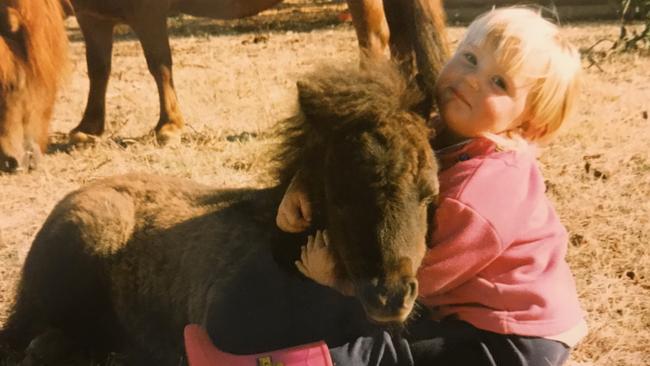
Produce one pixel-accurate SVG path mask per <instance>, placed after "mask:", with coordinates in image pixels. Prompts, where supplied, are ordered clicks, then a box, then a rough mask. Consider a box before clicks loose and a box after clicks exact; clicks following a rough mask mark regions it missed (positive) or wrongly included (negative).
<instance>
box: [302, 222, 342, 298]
mask: <svg viewBox="0 0 650 366" xmlns="http://www.w3.org/2000/svg"><path fill="white" fill-rule="evenodd" d="M300 249H301V253H300V260H299V261H296V262H295V263H296V267H298V270H299V271H300V272H301V273H302V274H304V275H305V276H306V277H308V278H311V279H312V280H314V281H315V282H317V283H319V284H321V285H323V286H328V287H335V285H336V276H335V275H334V258H333V257H332V253H331V252H330V249H329V247H328V240H327V232H325V231H323V232H321V231H316V235H315V236H311V235H309V238H308V239H307V244H306V245H303V246H302V247H301V248H300Z"/></svg>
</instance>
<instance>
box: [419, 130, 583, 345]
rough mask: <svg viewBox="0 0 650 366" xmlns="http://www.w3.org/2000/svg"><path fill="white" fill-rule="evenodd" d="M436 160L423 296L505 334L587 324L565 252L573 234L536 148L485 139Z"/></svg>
mask: <svg viewBox="0 0 650 366" xmlns="http://www.w3.org/2000/svg"><path fill="white" fill-rule="evenodd" d="M439 158H440V161H441V165H442V168H443V170H442V171H441V173H440V204H439V207H438V210H437V211H436V215H435V225H436V231H435V234H434V237H433V247H432V249H430V250H429V251H428V253H427V254H426V256H425V258H424V261H423V263H422V266H421V267H420V270H419V273H418V280H419V281H420V296H421V299H420V300H421V302H422V303H424V304H425V305H427V306H429V307H431V308H433V310H435V312H436V313H437V315H438V316H439V317H444V316H448V315H453V316H456V317H458V318H459V319H461V320H464V321H467V322H469V323H471V324H473V325H474V326H475V327H477V328H480V329H484V330H488V331H491V332H496V333H502V334H517V335H523V336H537V337H547V336H553V335H557V334H560V333H563V332H565V331H567V330H570V329H572V328H575V327H576V326H577V325H578V324H584V320H583V312H582V310H581V308H580V304H579V302H578V297H577V294H576V289H575V284H574V279H573V275H572V274H571V271H570V269H569V266H568V265H567V263H566V261H565V259H564V257H565V255H566V251H567V232H566V229H565V228H564V226H563V225H562V224H561V223H560V220H559V219H558V216H557V214H556V213H555V210H554V209H553V207H552V205H551V203H550V202H549V200H548V198H547V197H546V195H545V194H544V191H545V186H544V179H543V178H542V175H541V172H540V170H539V168H538V166H537V161H536V156H535V149H534V148H532V147H528V148H524V149H522V150H518V151H496V149H495V145H494V143H492V142H491V141H490V140H487V139H484V138H479V139H474V140H473V141H471V142H470V143H468V144H467V145H465V146H464V147H462V148H460V149H459V150H457V151H455V152H452V153H447V154H441V155H440V156H439Z"/></svg>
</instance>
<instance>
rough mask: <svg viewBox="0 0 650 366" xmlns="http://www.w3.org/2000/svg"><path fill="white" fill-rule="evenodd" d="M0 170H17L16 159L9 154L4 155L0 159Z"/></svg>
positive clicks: (11, 171)
mask: <svg viewBox="0 0 650 366" xmlns="http://www.w3.org/2000/svg"><path fill="white" fill-rule="evenodd" d="M0 170H2V171H5V172H10V173H13V172H15V171H16V170H18V160H16V159H15V158H12V157H10V156H8V157H5V158H4V159H2V161H0Z"/></svg>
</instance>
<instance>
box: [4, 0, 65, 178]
mask: <svg viewBox="0 0 650 366" xmlns="http://www.w3.org/2000/svg"><path fill="white" fill-rule="evenodd" d="M67 42H68V40H67V36H66V34H65V30H64V27H63V15H62V10H61V6H60V3H59V0H40V1H31V0H2V1H0V170H2V171H16V170H19V169H28V168H30V167H33V166H35V164H36V163H37V160H38V157H39V156H40V153H41V152H43V151H45V148H46V146H47V138H48V136H47V135H48V126H49V122H50V117H51V115H52V107H53V105H54V101H55V99H56V93H57V90H58V88H59V85H60V83H61V80H62V79H63V78H64V77H65V74H66V70H67V67H66V65H67V57H68V43H67Z"/></svg>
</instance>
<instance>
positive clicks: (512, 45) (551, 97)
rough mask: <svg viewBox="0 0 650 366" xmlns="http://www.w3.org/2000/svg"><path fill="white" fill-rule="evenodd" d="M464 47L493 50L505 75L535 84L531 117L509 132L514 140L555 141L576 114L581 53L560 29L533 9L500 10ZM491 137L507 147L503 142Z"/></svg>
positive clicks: (478, 23) (479, 24)
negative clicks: (555, 136) (467, 45)
mask: <svg viewBox="0 0 650 366" xmlns="http://www.w3.org/2000/svg"><path fill="white" fill-rule="evenodd" d="M465 44H471V45H474V46H479V47H480V46H489V47H490V48H492V49H493V50H494V51H495V56H496V57H497V59H498V60H499V62H500V63H501V65H503V67H504V70H505V71H506V73H508V74H511V75H520V76H524V77H526V78H527V79H529V80H530V81H531V82H532V87H531V89H530V91H529V94H528V99H527V100H526V108H527V109H526V112H527V113H528V114H527V116H528V119H527V120H526V122H524V124H523V125H522V126H519V128H518V130H517V131H510V132H509V133H508V136H507V138H508V139H509V140H512V141H510V142H515V141H516V140H521V139H522V138H523V139H525V140H527V141H529V142H535V143H543V142H547V141H548V140H550V139H551V138H552V137H553V136H554V135H555V133H556V132H557V131H558V129H559V128H560V126H562V124H563V123H564V122H565V121H566V120H567V118H568V117H569V115H570V114H571V112H572V110H573V107H574V104H575V100H576V97H577V94H578V89H579V87H578V84H579V82H578V79H579V74H580V69H581V63H580V54H579V53H578V51H577V49H576V48H575V47H574V46H573V45H571V44H570V43H569V42H568V41H566V40H565V39H564V38H562V37H561V35H560V32H559V29H558V27H557V26H556V25H555V24H553V23H551V22H549V21H548V20H546V19H544V18H543V17H542V16H541V14H540V13H539V12H538V11H535V10H533V9H531V8H526V7H509V8H501V9H495V10H492V11H489V12H487V13H485V14H483V15H481V16H480V17H478V18H477V19H476V20H474V21H473V22H472V24H470V26H469V28H468V30H467V34H466V35H465V38H464V39H463V41H462V42H461V46H463V45H465ZM488 137H489V138H493V139H497V140H501V142H503V143H502V144H506V145H507V141H503V140H504V139H503V138H500V139H499V138H498V136H488ZM495 142H497V143H499V142H500V141H495Z"/></svg>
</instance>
